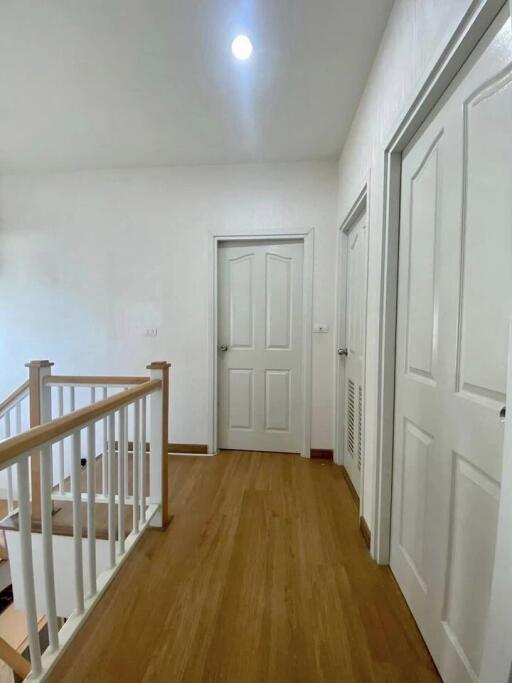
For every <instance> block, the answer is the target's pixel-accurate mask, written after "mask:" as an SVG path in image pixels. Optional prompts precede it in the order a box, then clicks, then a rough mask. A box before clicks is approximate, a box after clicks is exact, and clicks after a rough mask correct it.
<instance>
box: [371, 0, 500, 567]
mask: <svg viewBox="0 0 512 683" xmlns="http://www.w3.org/2000/svg"><path fill="white" fill-rule="evenodd" d="M505 4H507V0H474V1H473V2H472V3H471V5H470V7H469V9H468V10H467V12H466V14H465V15H464V17H463V19H462V21H461V22H460V24H459V25H458V27H457V28H456V30H455V32H454V33H453V35H452V37H451V39H450V41H449V43H448V45H447V46H446V48H445V49H444V50H443V52H442V53H441V55H440V56H439V57H438V58H437V59H436V60H435V61H434V62H433V63H432V66H431V68H430V70H429V72H428V76H427V78H426V79H425V81H424V83H423V85H422V86H421V88H420V90H419V92H418V94H417V95H416V96H415V97H414V99H413V101H412V103H411V104H410V106H409V107H408V108H407V110H406V111H405V113H404V115H403V117H402V118H401V121H400V124H399V125H398V127H397V128H396V130H395V132H394V133H393V135H392V136H391V138H390V140H389V143H388V145H387V146H386V148H385V151H384V225H383V238H382V252H381V264H382V266H381V286H380V306H379V356H378V396H377V449H376V463H375V475H376V476H375V490H374V501H375V504H374V514H373V520H372V522H373V524H372V541H371V542H372V545H371V552H372V555H373V557H374V558H375V559H376V560H377V562H379V563H380V564H389V555H390V546H391V498H392V488H391V487H392V476H393V436H394V434H393V431H394V412H395V411H394V408H395V339H396V315H397V310H396V309H397V289H398V247H399V233H400V181H401V173H402V152H403V150H404V149H405V148H406V147H407V145H408V144H409V142H410V141H411V139H412V138H413V137H414V135H415V134H416V132H417V131H418V130H419V128H420V126H421V124H422V123H423V121H425V119H426V118H427V116H428V115H429V114H430V112H431V111H432V110H433V108H434V106H435V105H436V103H437V101H438V100H439V99H440V97H441V96H442V94H443V93H444V91H445V90H446V88H447V87H448V86H449V85H450V83H451V82H452V81H453V79H454V78H455V76H456V75H457V72H458V71H459V69H460V68H461V66H462V65H463V64H464V63H465V62H466V60H467V59H468V57H469V56H470V54H471V52H472V51H473V49H474V48H475V47H476V46H477V44H478V43H479V41H480V40H481V38H483V36H484V35H485V32H486V31H487V29H488V28H489V26H490V25H491V23H492V21H493V20H494V18H495V17H496V15H497V14H498V13H499V12H500V10H501V9H502V7H503V6H504V5H505ZM511 4H512V2H511Z"/></svg>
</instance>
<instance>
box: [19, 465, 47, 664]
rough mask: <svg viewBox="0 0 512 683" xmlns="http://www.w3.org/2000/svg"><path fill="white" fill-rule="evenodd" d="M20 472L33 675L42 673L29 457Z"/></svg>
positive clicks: (22, 557) (26, 606)
mask: <svg viewBox="0 0 512 683" xmlns="http://www.w3.org/2000/svg"><path fill="white" fill-rule="evenodd" d="M17 471H18V507H19V525H20V545H21V572H22V576H23V592H24V594H25V612H26V619H27V631H28V643H29V648H30V662H31V666H32V674H33V675H34V676H39V675H40V673H41V646H40V644H39V630H38V627H37V608H36V593H35V588H34V565H33V561H32V523H31V510H30V489H29V468H28V457H24V458H22V459H21V460H20V461H19V462H18V464H17Z"/></svg>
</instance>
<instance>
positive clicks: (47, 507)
mask: <svg viewBox="0 0 512 683" xmlns="http://www.w3.org/2000/svg"><path fill="white" fill-rule="evenodd" d="M52 464H53V463H52V449H51V447H47V448H43V450H42V451H41V535H42V541H43V563H44V588H45V597H46V616H47V619H48V635H49V640H50V649H51V651H52V652H55V651H56V650H57V649H58V647H59V629H58V626H57V608H56V604H55V576H54V568H53V537H52V480H53V467H52Z"/></svg>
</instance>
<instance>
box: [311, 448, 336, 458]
mask: <svg viewBox="0 0 512 683" xmlns="http://www.w3.org/2000/svg"><path fill="white" fill-rule="evenodd" d="M309 457H310V458H323V459H324V460H332V459H333V458H334V451H333V450H332V448H312V449H311V451H310V452H309Z"/></svg>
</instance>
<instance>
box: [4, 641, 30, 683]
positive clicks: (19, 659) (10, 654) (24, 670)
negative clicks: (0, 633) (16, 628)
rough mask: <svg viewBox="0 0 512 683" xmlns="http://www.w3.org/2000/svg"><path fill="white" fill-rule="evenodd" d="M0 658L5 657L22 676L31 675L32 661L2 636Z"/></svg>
mask: <svg viewBox="0 0 512 683" xmlns="http://www.w3.org/2000/svg"><path fill="white" fill-rule="evenodd" d="M0 659H3V660H4V662H5V663H6V664H7V666H8V667H10V668H11V669H12V670H13V671H14V673H15V674H16V675H17V676H19V677H20V678H26V677H27V676H28V675H29V673H30V663H29V662H28V661H27V660H26V659H25V657H23V656H22V655H20V653H19V652H18V650H15V649H14V648H13V647H12V645H9V643H8V642H7V641H6V640H4V639H3V638H0Z"/></svg>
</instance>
